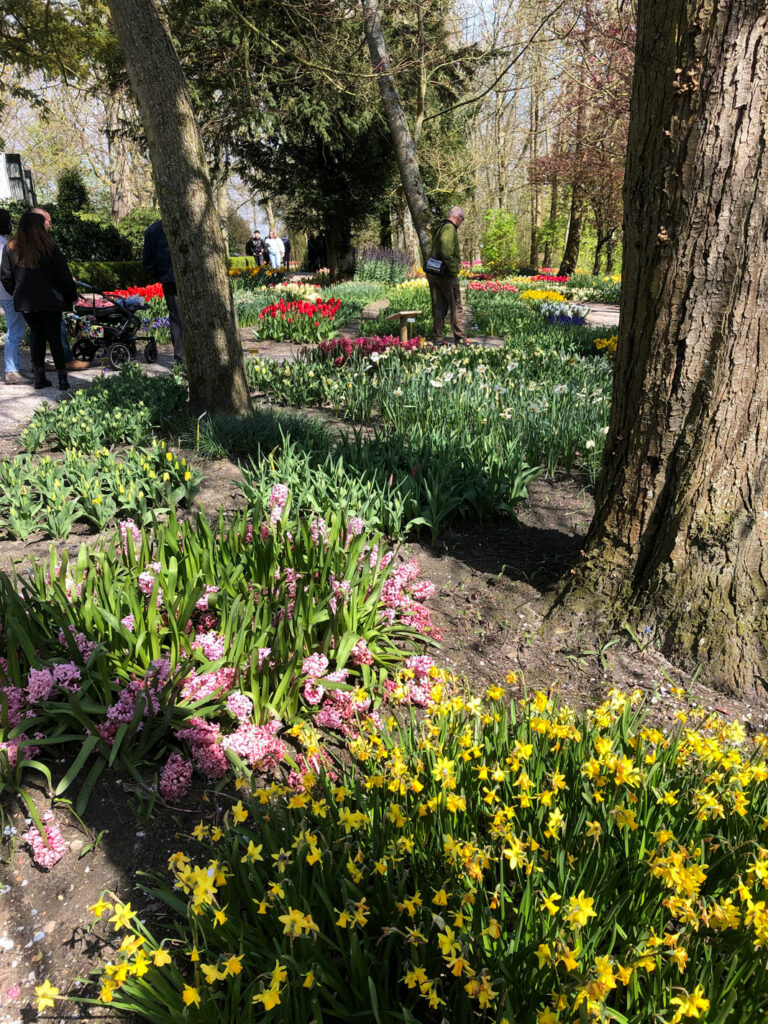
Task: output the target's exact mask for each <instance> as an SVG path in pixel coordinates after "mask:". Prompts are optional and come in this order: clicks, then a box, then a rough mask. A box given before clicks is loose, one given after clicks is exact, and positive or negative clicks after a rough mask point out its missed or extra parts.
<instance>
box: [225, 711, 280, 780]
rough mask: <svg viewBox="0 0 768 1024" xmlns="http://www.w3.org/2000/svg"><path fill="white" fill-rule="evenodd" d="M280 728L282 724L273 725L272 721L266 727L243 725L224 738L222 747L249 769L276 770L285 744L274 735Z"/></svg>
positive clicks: (251, 724) (250, 724)
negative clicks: (232, 752) (241, 760)
mask: <svg viewBox="0 0 768 1024" xmlns="http://www.w3.org/2000/svg"><path fill="white" fill-rule="evenodd" d="M281 727H282V723H280V722H277V725H275V721H274V720H273V722H270V723H268V724H267V725H253V723H243V724H242V725H240V726H239V727H238V728H237V729H236V730H235V731H234V732H233V733H231V734H230V735H229V736H225V737H224V739H223V740H222V746H223V747H224V748H225V749H226V750H232V751H234V753H236V754H237V755H238V757H241V758H242V759H243V760H244V761H245V762H246V763H247V764H248V765H249V766H250V767H251V768H253V767H256V766H258V767H259V768H261V769H263V770H267V769H269V768H277V767H278V765H279V764H280V762H281V761H282V760H283V758H284V757H285V744H284V743H283V742H282V740H279V739H278V738H277V736H276V735H275V730H276V728H281Z"/></svg>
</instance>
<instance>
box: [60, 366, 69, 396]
mask: <svg viewBox="0 0 768 1024" xmlns="http://www.w3.org/2000/svg"><path fill="white" fill-rule="evenodd" d="M59 391H69V381H68V380H67V371H66V370H59Z"/></svg>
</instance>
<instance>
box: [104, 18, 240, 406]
mask: <svg viewBox="0 0 768 1024" xmlns="http://www.w3.org/2000/svg"><path fill="white" fill-rule="evenodd" d="M107 2H108V5H109V10H110V13H111V15H112V23H113V25H114V28H115V34H116V35H117V39H118V42H119V44H120V48H121V50H122V52H123V59H124V60H125V66H126V68H127V71H128V75H129V77H130V80H131V86H132V87H133V92H134V95H135V97H136V102H137V103H138V107H139V113H140V115H141V120H142V124H143V126H144V131H145V132H146V135H147V142H148V144H149V152H150V155H151V157H152V168H153V171H154V176H155V183H156V186H157V191H158V199H159V202H160V211H161V213H162V216H163V227H164V228H165V233H166V236H167V238H168V244H169V246H170V250H171V258H172V260H173V269H174V273H175V276H176V284H177V287H178V290H179V304H180V306H181V310H182V314H183V318H184V351H185V356H186V362H187V373H188V377H189V401H190V406H191V409H192V412H193V414H194V415H199V414H200V413H202V412H208V413H214V412H225V411H226V412H245V411H246V410H248V409H249V408H250V399H249V396H248V387H247V384H246V380H245V368H244V366H243V350H242V347H241V345H240V340H239V338H238V335H237V325H236V320H235V306H234V302H233V299H232V289H231V288H230V285H229V275H228V273H227V253H226V249H225V248H224V240H223V238H222V236H221V228H220V226H219V218H218V214H217V212H216V204H215V203H214V200H213V193H212V190H211V182H210V178H209V176H208V168H207V166H206V161H205V153H204V152H203V146H202V142H201V141H200V132H199V130H198V127H197V122H196V121H195V116H194V113H193V110H192V104H191V101H190V98H189V92H188V91H187V86H186V82H185V81H184V75H183V73H182V70H181V65H180V63H179V58H178V56H177V54H176V50H175V49H174V46H173V43H172V41H171V36H170V33H169V31H168V25H167V23H166V21H165V19H164V17H163V15H162V14H161V13H160V9H159V7H158V6H157V0H107Z"/></svg>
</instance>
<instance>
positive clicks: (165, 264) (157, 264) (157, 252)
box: [141, 220, 184, 363]
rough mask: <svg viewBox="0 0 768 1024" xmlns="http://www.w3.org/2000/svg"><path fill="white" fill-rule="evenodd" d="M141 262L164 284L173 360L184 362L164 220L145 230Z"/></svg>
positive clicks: (176, 290)
mask: <svg viewBox="0 0 768 1024" xmlns="http://www.w3.org/2000/svg"><path fill="white" fill-rule="evenodd" d="M141 262H142V263H143V264H144V269H145V270H146V272H147V273H148V274H149V276H150V278H151V280H152V281H159V282H160V284H161V285H162V286H163V295H164V296H165V304H166V305H167V307H168V323H169V325H170V328H171V341H172V342H173V361H174V362H175V363H183V362H184V337H183V335H182V330H181V307H180V306H179V292H178V289H177V288H176V277H175V275H174V273H173V264H172V263H171V250H170V249H169V248H168V239H167V238H166V237H165V231H164V230H163V222H162V221H161V220H156V221H155V222H154V224H150V225H149V227H148V228H147V230H146V231H145V232H144V251H143V252H142V255H141Z"/></svg>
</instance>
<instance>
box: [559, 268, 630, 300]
mask: <svg viewBox="0 0 768 1024" xmlns="http://www.w3.org/2000/svg"><path fill="white" fill-rule="evenodd" d="M557 287H558V288H559V287H560V285H558V286H557ZM563 291H564V292H565V293H566V294H567V295H568V297H569V298H572V299H574V300H575V301H576V302H607V303H611V304H614V305H617V304H618V303H619V302H620V301H621V278H620V277H619V275H618V274H614V275H612V276H605V277H601V276H595V275H594V274H572V275H571V276H570V278H569V279H568V282H567V284H565V285H563Z"/></svg>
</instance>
